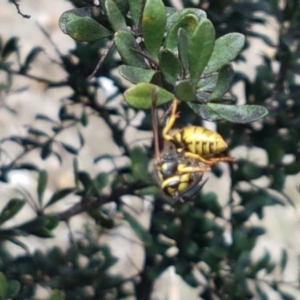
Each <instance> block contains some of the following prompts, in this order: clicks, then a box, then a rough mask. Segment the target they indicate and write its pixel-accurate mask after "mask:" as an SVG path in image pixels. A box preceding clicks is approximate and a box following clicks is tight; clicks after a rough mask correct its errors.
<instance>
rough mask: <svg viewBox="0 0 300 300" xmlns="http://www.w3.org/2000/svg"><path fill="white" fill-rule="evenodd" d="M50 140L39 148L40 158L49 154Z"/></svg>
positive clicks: (50, 149)
mask: <svg viewBox="0 0 300 300" xmlns="http://www.w3.org/2000/svg"><path fill="white" fill-rule="evenodd" d="M52 142H53V141H52V140H49V141H47V142H46V143H45V144H44V145H43V147H42V149H41V158H42V159H44V160H45V159H46V158H48V157H49V155H50V154H51V151H52Z"/></svg>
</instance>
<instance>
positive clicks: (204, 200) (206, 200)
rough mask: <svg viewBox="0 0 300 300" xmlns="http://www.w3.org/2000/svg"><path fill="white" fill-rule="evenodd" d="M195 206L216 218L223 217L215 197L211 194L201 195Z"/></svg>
mask: <svg viewBox="0 0 300 300" xmlns="http://www.w3.org/2000/svg"><path fill="white" fill-rule="evenodd" d="M196 205H197V206H199V207H201V208H202V209H204V210H208V211H210V212H212V213H213V214H214V215H215V216H217V217H223V212H222V207H221V205H220V203H219V202H218V197H217V195H216V194H215V193H213V192H210V193H206V194H204V195H202V197H201V199H199V200H198V201H197V203H196Z"/></svg>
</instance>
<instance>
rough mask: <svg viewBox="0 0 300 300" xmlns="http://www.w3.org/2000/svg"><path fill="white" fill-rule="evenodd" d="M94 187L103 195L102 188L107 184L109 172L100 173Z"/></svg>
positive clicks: (95, 179)
mask: <svg viewBox="0 0 300 300" xmlns="http://www.w3.org/2000/svg"><path fill="white" fill-rule="evenodd" d="M93 183H94V187H95V189H96V192H97V194H98V195H101V192H102V190H103V189H104V188H105V187H106V186H107V183H108V174H107V173H99V174H97V176H96V177H95V178H94V181H93Z"/></svg>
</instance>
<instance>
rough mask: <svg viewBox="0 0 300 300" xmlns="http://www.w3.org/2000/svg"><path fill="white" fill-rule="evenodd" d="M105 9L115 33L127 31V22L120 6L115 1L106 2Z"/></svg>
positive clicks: (108, 0) (107, 0)
mask: <svg viewBox="0 0 300 300" xmlns="http://www.w3.org/2000/svg"><path fill="white" fill-rule="evenodd" d="M105 8H106V12H107V17H108V20H109V22H110V24H111V26H112V28H113V29H114V30H115V31H118V30H124V31H126V30H127V26H126V21H125V18H124V17H123V15H122V13H121V11H120V10H119V8H118V6H117V5H116V4H115V2H114V1H113V0H106V1H105Z"/></svg>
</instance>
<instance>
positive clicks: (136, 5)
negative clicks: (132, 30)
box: [128, 0, 145, 27]
mask: <svg viewBox="0 0 300 300" xmlns="http://www.w3.org/2000/svg"><path fill="white" fill-rule="evenodd" d="M144 2H145V1H144V0H128V4H129V10H130V12H131V16H132V19H133V22H134V24H135V26H136V27H139V23H140V20H141V16H142V11H143V7H144Z"/></svg>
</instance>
